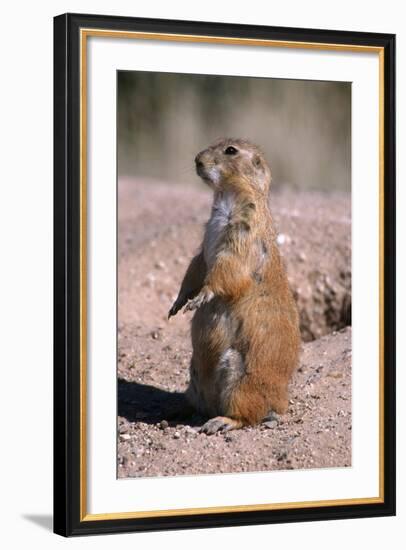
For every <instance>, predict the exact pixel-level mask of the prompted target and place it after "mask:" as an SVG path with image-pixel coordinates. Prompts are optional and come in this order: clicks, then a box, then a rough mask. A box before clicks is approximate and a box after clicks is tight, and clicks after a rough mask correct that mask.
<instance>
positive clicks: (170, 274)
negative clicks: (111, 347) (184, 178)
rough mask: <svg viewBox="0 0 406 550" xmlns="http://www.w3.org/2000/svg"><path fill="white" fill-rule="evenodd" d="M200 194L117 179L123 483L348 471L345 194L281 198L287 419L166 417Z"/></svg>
mask: <svg viewBox="0 0 406 550" xmlns="http://www.w3.org/2000/svg"><path fill="white" fill-rule="evenodd" d="M210 204H211V195H210V193H208V192H207V191H206V190H205V189H204V188H198V187H192V186H190V187H183V186H180V185H170V184H166V183H159V182H148V181H140V180H130V179H121V180H120V182H119V243H118V244H119V246H118V284H119V293H118V301H119V305H118V321H119V323H118V415H119V416H118V434H117V437H118V456H117V458H118V476H119V477H137V476H158V475H179V474H198V473H199V474H201V473H220V472H242V471H260V470H275V469H292V468H321V467H344V466H349V465H350V464H351V328H350V326H349V325H350V324H351V267H350V266H351V264H350V258H351V211H350V197H349V195H345V194H333V195H332V194H329V195H325V194H323V193H317V192H306V193H301V192H292V191H283V192H280V191H279V192H277V191H276V192H274V194H273V195H272V204H271V207H272V212H273V215H274V219H275V224H276V227H277V229H278V232H279V235H278V243H279V246H280V250H281V252H282V254H283V256H284V259H285V262H286V266H287V271H288V276H289V280H290V283H291V286H292V290H293V292H294V295H295V297H296V300H297V303H298V308H299V312H300V319H301V332H302V338H303V341H304V344H303V351H302V357H301V364H300V368H299V371H298V372H297V374H296V375H295V377H294V379H293V381H292V384H291V396H290V397H291V401H290V406H289V410H288V412H287V413H286V414H285V415H283V416H282V417H280V418H279V420H278V421H272V422H268V423H267V424H262V425H261V426H258V427H255V428H252V427H249V428H244V429H243V430H238V431H234V432H230V433H227V434H218V435H215V436H207V435H205V434H200V433H199V432H198V429H199V426H201V424H202V423H203V422H204V419H203V418H201V417H198V416H195V417H192V418H187V419H182V421H177V422H172V421H167V418H166V417H168V416H169V415H170V412H171V411H172V410H173V408H174V406H175V405H176V404H178V403H180V402H181V401H182V400H183V396H182V393H181V392H182V391H183V390H184V389H185V388H186V385H187V380H188V366H189V361H190V357H191V344H190V335H189V324H190V318H191V314H186V315H182V314H178V315H177V316H176V317H175V318H173V319H171V321H169V322H168V321H167V312H168V309H169V307H170V306H171V305H172V302H173V300H174V299H175V298H176V295H177V291H178V289H179V285H180V283H181V280H182V277H183V274H184V271H185V269H186V268H187V265H188V262H189V260H190V258H191V257H192V255H193V254H194V252H195V251H196V249H197V248H198V246H199V243H200V239H201V236H202V231H203V224H204V223H205V221H207V218H208V215H209V211H210Z"/></svg>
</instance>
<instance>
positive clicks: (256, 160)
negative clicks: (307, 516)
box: [252, 155, 264, 169]
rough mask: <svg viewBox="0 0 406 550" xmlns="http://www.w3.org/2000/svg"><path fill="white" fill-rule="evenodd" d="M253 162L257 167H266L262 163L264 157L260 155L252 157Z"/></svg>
mask: <svg viewBox="0 0 406 550" xmlns="http://www.w3.org/2000/svg"><path fill="white" fill-rule="evenodd" d="M252 164H253V165H254V166H255V168H262V169H263V168H264V167H263V165H262V159H261V156H260V155H254V157H253V159H252Z"/></svg>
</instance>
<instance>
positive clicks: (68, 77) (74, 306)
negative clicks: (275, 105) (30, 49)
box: [54, 14, 396, 536]
mask: <svg viewBox="0 0 406 550" xmlns="http://www.w3.org/2000/svg"><path fill="white" fill-rule="evenodd" d="M84 27H85V28H88V29H92V28H98V29H108V30H113V29H114V30H121V31H125V30H126V31H139V32H155V33H177V34H185V35H195V34H198V35H206V36H224V37H233V38H253V39H268V40H283V41H295V42H313V43H321V44H323V43H324V44H326V43H328V44H352V45H364V46H377V47H382V48H384V61H385V65H384V66H385V73H384V97H385V103H384V196H385V204H384V235H385V239H384V281H385V283H384V361H385V368H384V388H385V390H384V392H385V393H384V430H385V441H384V465H385V466H384V479H385V486H384V502H382V503H377V504H351V505H339V506H328V507H314V508H298V509H291V510H272V511H249V512H227V513H218V514H217V513H216V514H198V515H193V516H190V515H189V516H187V515H185V516H174V517H158V518H147V519H145V518H144V519H141V518H140V519H120V520H117V519H114V520H100V521H80V452H79V451H80V400H79V396H80V332H79V331H80V322H79V320H80V316H79V313H80V311H79V305H80V284H79V283H80V271H79V270H80V257H79V239H80V233H79V231H80V214H79V212H80V211H79V201H80V189H79V181H80V156H79V155H80V151H79V144H80V120H79V109H80V90H79V76H80V72H79V70H80V66H79V33H80V29H81V28H84ZM395 226H396V218H395V36H394V35H392V34H377V33H361V32H348V31H330V30H311V29H294V28H282V27H265V26H248V25H233V24H223V23H200V22H191V21H170V20H160V19H139V18H132V17H111V16H100V15H80V14H64V15H60V16H57V17H55V19H54V531H55V533H58V534H60V535H63V536H72V535H88V534H101V533H118V532H128V531H149V530H162V529H181V528H189V529H190V528H198V527H200V528H202V527H218V526H233V525H252V524H264V523H276V522H293V521H313V520H328V519H344V518H357V517H373V516H389V515H394V514H395V486H396V480H395V344H396V341H395V267H396V264H395Z"/></svg>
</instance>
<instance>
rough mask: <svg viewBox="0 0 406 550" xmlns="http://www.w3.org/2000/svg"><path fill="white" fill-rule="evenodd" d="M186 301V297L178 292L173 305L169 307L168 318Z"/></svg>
mask: <svg viewBox="0 0 406 550" xmlns="http://www.w3.org/2000/svg"><path fill="white" fill-rule="evenodd" d="M186 302H187V299H186V298H185V297H184V296H183V295H180V294H179V296H178V297H177V298H176V300H175V302H174V304H173V306H172V307H171V309H170V310H169V312H168V319H170V318H171V317H172V316H173V315H176V314H177V313H178V311H179V310H180V309H182V308H183V306H184V305H185V304H186Z"/></svg>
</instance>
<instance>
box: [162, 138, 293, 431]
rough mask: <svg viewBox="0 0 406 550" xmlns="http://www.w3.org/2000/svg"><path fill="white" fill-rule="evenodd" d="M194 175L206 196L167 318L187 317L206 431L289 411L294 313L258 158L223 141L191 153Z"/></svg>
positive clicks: (191, 392)
mask: <svg viewBox="0 0 406 550" xmlns="http://www.w3.org/2000/svg"><path fill="white" fill-rule="evenodd" d="M195 162H196V170H197V173H198V175H199V176H200V177H201V178H202V179H203V181H204V182H206V183H207V184H208V185H209V186H210V188H211V189H212V190H213V192H214V199H213V206H212V210H211V216H210V219H209V221H208V223H207V225H206V230H205V234H204V239H203V243H202V245H201V250H200V252H199V253H198V254H197V255H196V256H195V257H194V258H193V260H192V261H191V263H190V265H189V267H188V269H187V271H186V274H185V277H184V279H183V282H182V285H181V289H180V291H179V296H178V298H177V299H176V301H175V303H174V304H173V306H172V308H171V309H170V311H169V317H171V316H172V315H176V313H177V312H178V311H179V310H180V309H181V308H182V307H184V306H186V307H185V310H184V311H187V310H196V312H195V314H194V317H193V320H192V344H193V356H192V360H191V365H190V383H189V387H188V389H187V391H186V397H187V399H188V401H189V403H190V404H191V405H192V407H193V408H195V409H196V410H197V411H198V412H200V413H201V414H204V415H207V416H209V417H210V418H211V419H210V420H209V421H208V422H206V423H205V424H204V426H203V427H202V431H203V432H205V433H208V434H212V433H215V432H217V431H227V430H231V429H236V428H240V427H242V426H244V425H253V424H257V423H258V422H261V421H262V420H263V419H264V418H265V417H266V416H267V415H268V414H269V413H270V412H276V413H283V412H285V411H286V409H287V405H288V383H289V381H290V378H291V376H292V374H293V372H294V370H295V369H296V366H297V363H298V355H299V347H300V335H299V324H298V314H297V310H296V305H295V303H294V300H293V297H292V294H291V292H290V289H289V286H288V280H287V276H286V272H285V269H284V266H283V263H282V260H281V257H280V255H279V250H278V248H277V245H276V242H275V232H274V229H273V226H272V218H271V213H270V211H269V206H268V193H269V187H270V182H271V173H270V169H269V167H268V165H267V163H266V161H265V159H264V156H263V154H262V153H261V151H260V150H259V149H258V148H257V147H256V146H254V145H252V144H251V143H249V142H247V141H245V140H241V139H225V140H221V141H218V142H217V143H215V144H214V145H212V146H211V147H208V148H207V149H205V150H204V151H202V152H200V153H199V154H198V155H197V156H196V159H195Z"/></svg>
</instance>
